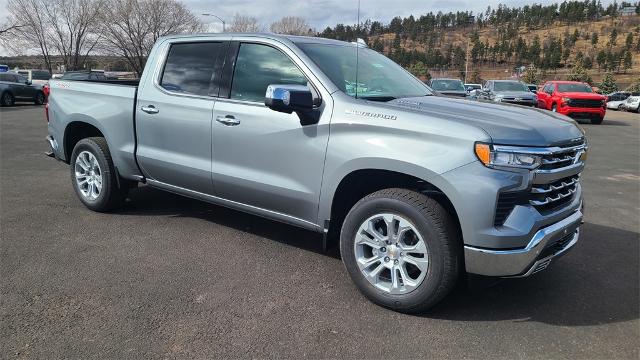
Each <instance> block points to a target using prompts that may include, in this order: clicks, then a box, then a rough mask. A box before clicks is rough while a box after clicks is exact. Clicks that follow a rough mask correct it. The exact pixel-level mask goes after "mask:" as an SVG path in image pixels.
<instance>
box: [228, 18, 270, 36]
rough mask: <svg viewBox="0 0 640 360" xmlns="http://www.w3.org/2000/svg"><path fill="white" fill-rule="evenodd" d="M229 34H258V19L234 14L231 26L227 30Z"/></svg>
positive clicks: (260, 29)
mask: <svg viewBox="0 0 640 360" xmlns="http://www.w3.org/2000/svg"><path fill="white" fill-rule="evenodd" d="M228 30H229V31H230V32H239V33H248V32H260V31H262V28H261V26H260V24H259V23H258V19H256V18H255V17H252V16H243V15H240V14H236V15H235V16H234V17H233V20H232V21H231V26H229V29H228Z"/></svg>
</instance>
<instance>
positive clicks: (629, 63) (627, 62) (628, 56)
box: [622, 50, 633, 73]
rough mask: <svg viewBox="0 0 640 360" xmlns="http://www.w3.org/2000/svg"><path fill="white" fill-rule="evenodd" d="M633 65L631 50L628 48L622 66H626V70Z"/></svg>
mask: <svg viewBox="0 0 640 360" xmlns="http://www.w3.org/2000/svg"><path fill="white" fill-rule="evenodd" d="M632 65H633V58H632V57H631V51H629V50H627V51H626V52H625V54H624V58H623V59H622V67H623V68H624V72H625V73H626V72H627V70H629V69H631V66H632Z"/></svg>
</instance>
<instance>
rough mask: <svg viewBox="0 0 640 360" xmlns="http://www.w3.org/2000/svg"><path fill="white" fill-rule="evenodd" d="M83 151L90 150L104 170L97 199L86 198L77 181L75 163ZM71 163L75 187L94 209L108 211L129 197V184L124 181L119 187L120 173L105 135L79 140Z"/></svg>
mask: <svg viewBox="0 0 640 360" xmlns="http://www.w3.org/2000/svg"><path fill="white" fill-rule="evenodd" d="M82 151H88V152H90V153H91V154H92V155H93V156H94V157H95V158H96V159H97V161H98V165H99V166H100V169H101V172H102V190H101V191H100V195H99V196H98V197H97V198H96V199H95V200H90V199H88V198H86V197H85V196H84V195H83V194H82V193H81V191H80V188H79V187H78V183H77V182H76V174H75V163H76V159H77V158H78V155H79V154H80V153H81V152H82ZM69 165H70V166H69V167H70V169H71V183H72V185H73V189H74V190H75V192H76V195H78V198H79V199H80V201H81V202H82V203H83V204H84V205H85V206H86V207H88V208H89V209H91V210H93V211H98V212H106V211H110V210H114V209H116V208H117V207H118V206H120V205H122V203H123V202H124V200H125V199H126V197H127V193H128V191H129V186H127V184H128V183H127V182H125V181H122V182H121V185H122V186H121V187H118V179H117V178H116V177H117V176H118V175H117V173H116V171H115V167H114V166H113V161H112V159H111V154H110V153H109V146H108V145H107V141H106V140H105V139H104V138H103V137H90V138H85V139H82V140H80V141H78V143H77V144H76V146H75V147H74V148H73V152H72V154H71V159H70V161H69Z"/></svg>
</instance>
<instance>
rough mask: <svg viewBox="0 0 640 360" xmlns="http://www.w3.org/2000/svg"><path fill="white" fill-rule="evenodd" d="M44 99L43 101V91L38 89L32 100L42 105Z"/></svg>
mask: <svg viewBox="0 0 640 360" xmlns="http://www.w3.org/2000/svg"><path fill="white" fill-rule="evenodd" d="M44 101H45V97H44V93H43V92H42V91H38V93H37V94H36V97H35V98H34V99H33V102H34V103H35V104H36V105H42V104H44Z"/></svg>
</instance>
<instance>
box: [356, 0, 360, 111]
mask: <svg viewBox="0 0 640 360" xmlns="http://www.w3.org/2000/svg"><path fill="white" fill-rule="evenodd" d="M356 32H358V33H360V0H358V26H357V27H356ZM356 38H357V35H356ZM358 40H359V39H358ZM359 52H360V44H359V41H356V99H357V98H358V53H359Z"/></svg>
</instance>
